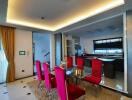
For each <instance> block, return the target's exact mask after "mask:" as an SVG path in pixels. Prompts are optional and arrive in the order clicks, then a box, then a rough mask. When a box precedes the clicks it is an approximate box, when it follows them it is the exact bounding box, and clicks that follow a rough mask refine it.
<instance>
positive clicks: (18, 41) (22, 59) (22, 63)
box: [15, 29, 33, 79]
mask: <svg viewBox="0 0 132 100" xmlns="http://www.w3.org/2000/svg"><path fill="white" fill-rule="evenodd" d="M22 50H24V51H26V55H19V51H22ZM32 57H33V55H32V32H31V31H25V30H19V29H16V31H15V66H16V68H15V70H16V71H15V72H16V73H15V74H16V75H15V76H16V79H19V78H23V77H27V76H32V75H33V59H32ZM22 70H23V71H24V72H22Z"/></svg>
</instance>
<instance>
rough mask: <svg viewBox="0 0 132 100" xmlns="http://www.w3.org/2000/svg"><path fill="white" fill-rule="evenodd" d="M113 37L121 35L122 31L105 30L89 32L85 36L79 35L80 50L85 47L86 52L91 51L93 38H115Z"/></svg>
mask: <svg viewBox="0 0 132 100" xmlns="http://www.w3.org/2000/svg"><path fill="white" fill-rule="evenodd" d="M115 37H123V32H122V31H119V32H114V33H112V32H111V31H107V32H104V33H91V34H87V35H85V36H82V37H80V45H81V47H82V50H83V49H84V48H85V50H86V52H87V53H90V54H91V53H93V40H98V39H105V38H115Z"/></svg>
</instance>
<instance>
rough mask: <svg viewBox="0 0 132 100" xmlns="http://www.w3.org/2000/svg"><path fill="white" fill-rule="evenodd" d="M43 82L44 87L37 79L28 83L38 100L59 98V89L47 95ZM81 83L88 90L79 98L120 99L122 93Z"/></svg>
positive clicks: (93, 99)
mask: <svg viewBox="0 0 132 100" xmlns="http://www.w3.org/2000/svg"><path fill="white" fill-rule="evenodd" d="M43 84H44V83H42V86H41V87H42V88H38V87H37V80H34V81H31V82H28V83H27V85H28V86H29V88H30V89H31V91H32V92H33V93H34V95H35V96H36V98H37V99H38V100H59V98H58V95H57V91H56V92H54V93H55V94H54V96H47V95H46V91H45V89H44V85H43ZM79 85H80V87H81V88H84V89H85V90H86V95H85V97H81V98H79V100H120V98H121V94H120V93H117V92H114V91H111V90H109V89H106V88H103V87H101V88H99V87H95V86H93V85H91V84H88V83H87V82H81V83H79Z"/></svg>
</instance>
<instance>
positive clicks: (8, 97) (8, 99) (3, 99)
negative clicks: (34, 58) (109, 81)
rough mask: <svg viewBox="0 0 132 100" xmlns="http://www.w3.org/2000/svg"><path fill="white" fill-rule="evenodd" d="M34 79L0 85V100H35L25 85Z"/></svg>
mask: <svg viewBox="0 0 132 100" xmlns="http://www.w3.org/2000/svg"><path fill="white" fill-rule="evenodd" d="M34 78H35V77H30V78H25V79H21V80H17V81H15V82H12V83H9V84H7V85H6V84H1V85H0V100H37V97H35V95H34V93H33V92H32V90H31V89H30V87H29V86H28V85H27V83H29V82H31V81H33V80H35V79H34ZM104 96H105V94H104ZM42 100H43V99H42ZM89 100H90V98H89ZM97 100H98V97H97ZM99 100H100V99H99ZM101 100H104V99H101ZM120 100H132V99H131V98H128V97H125V96H121V98H120Z"/></svg>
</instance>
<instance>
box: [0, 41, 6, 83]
mask: <svg viewBox="0 0 132 100" xmlns="http://www.w3.org/2000/svg"><path fill="white" fill-rule="evenodd" d="M7 66H8V62H7V60H6V56H5V53H4V50H3V47H2V42H1V39H0V83H3V82H5V81H6V72H7Z"/></svg>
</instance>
